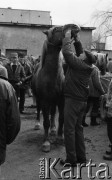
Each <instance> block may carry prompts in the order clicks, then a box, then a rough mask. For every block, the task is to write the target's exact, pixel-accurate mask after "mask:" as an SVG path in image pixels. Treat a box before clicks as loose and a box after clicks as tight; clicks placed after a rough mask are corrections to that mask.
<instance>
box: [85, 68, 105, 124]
mask: <svg viewBox="0 0 112 180" xmlns="http://www.w3.org/2000/svg"><path fill="white" fill-rule="evenodd" d="M92 66H93V71H92V73H91V77H90V81H89V97H88V100H87V108H86V113H87V112H88V111H89V109H90V106H91V105H92V110H91V113H90V118H91V120H90V121H91V123H90V124H91V126H97V125H99V123H98V122H97V117H98V115H99V107H100V104H99V103H100V97H101V95H104V94H105V91H104V89H103V86H102V84H101V80H100V71H99V69H98V68H97V67H96V66H95V65H92ZM85 119H86V115H84V117H83V121H82V125H83V126H84V127H86V126H88V124H87V123H86V122H85Z"/></svg>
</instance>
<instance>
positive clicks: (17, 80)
mask: <svg viewBox="0 0 112 180" xmlns="http://www.w3.org/2000/svg"><path fill="white" fill-rule="evenodd" d="M5 67H6V69H7V71H8V80H9V82H10V83H11V84H12V86H13V87H14V89H15V91H16V95H17V98H18V97H19V92H20V86H21V84H22V82H23V81H24V80H25V71H24V68H23V67H22V65H21V64H20V63H19V61H18V54H17V53H11V54H10V62H9V63H7V65H6V66H5Z"/></svg>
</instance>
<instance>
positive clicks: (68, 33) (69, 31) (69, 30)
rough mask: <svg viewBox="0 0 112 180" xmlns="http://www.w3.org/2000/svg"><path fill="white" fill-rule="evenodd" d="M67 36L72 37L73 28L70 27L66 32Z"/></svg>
mask: <svg viewBox="0 0 112 180" xmlns="http://www.w3.org/2000/svg"><path fill="white" fill-rule="evenodd" d="M65 37H69V38H71V29H68V30H67V31H66V32H65Z"/></svg>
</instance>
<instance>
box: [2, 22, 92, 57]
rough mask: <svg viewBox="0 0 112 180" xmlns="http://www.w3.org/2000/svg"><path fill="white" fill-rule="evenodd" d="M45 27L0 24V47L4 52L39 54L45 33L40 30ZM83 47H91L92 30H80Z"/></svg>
mask: <svg viewBox="0 0 112 180" xmlns="http://www.w3.org/2000/svg"><path fill="white" fill-rule="evenodd" d="M46 29H47V28H45V27H42V26H40V27H37V26H19V25H18V26H14V25H13V26H10V25H9V26H8V25H7V26H3V25H0V49H1V52H2V53H4V54H6V55H7V53H8V51H9V50H17V51H20V50H24V51H26V52H27V55H33V56H36V57H37V56H38V55H40V54H41V51H42V46H43V42H44V40H45V39H46V35H45V34H44V33H43V32H42V31H44V30H46ZM80 38H81V41H82V44H83V47H84V48H86V49H89V50H90V49H91V39H92V30H83V29H82V31H81V32H80Z"/></svg>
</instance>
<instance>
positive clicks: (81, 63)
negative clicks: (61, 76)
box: [62, 38, 93, 101]
mask: <svg viewBox="0 0 112 180" xmlns="http://www.w3.org/2000/svg"><path fill="white" fill-rule="evenodd" d="M74 46H76V53H77V56H76V55H75V54H74V53H73V50H72V42H71V39H69V38H64V39H63V46H62V52H63V55H64V58H65V61H66V63H67V64H68V70H67V73H66V77H65V85H64V93H65V96H66V97H70V98H74V99H76V100H79V101H87V98H88V94H89V86H88V85H89V79H90V75H91V72H92V70H93V68H92V64H91V65H89V64H87V63H86V61H85V60H86V59H87V56H86V54H85V53H83V54H81V53H82V52H83V48H82V45H81V42H76V43H75V44H74ZM78 47H79V48H78ZM79 55H80V56H79ZM78 56H79V57H78Z"/></svg>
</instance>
